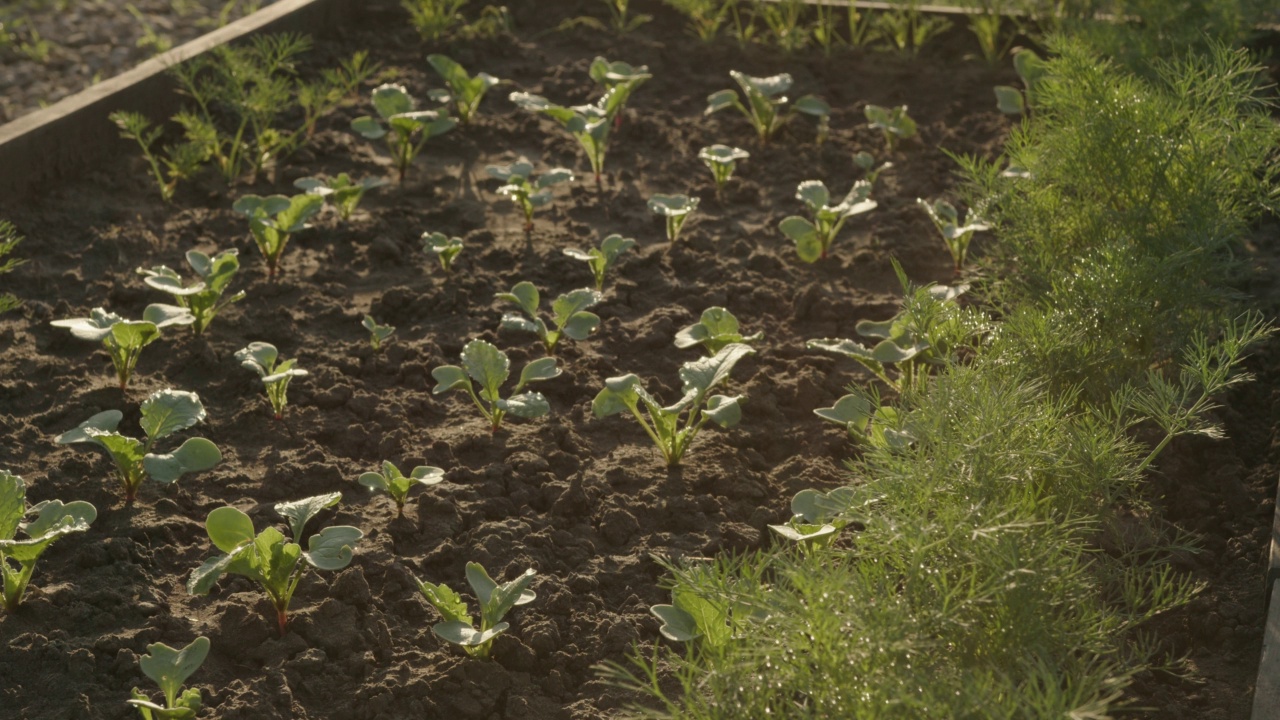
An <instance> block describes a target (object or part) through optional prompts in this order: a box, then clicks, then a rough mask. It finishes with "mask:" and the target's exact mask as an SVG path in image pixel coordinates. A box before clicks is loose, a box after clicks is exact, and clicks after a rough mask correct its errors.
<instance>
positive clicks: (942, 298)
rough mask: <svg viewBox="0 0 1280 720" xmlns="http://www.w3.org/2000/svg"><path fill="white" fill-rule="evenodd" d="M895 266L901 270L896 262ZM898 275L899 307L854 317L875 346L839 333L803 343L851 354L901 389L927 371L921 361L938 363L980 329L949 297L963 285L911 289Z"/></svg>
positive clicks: (962, 290)
mask: <svg viewBox="0 0 1280 720" xmlns="http://www.w3.org/2000/svg"><path fill="white" fill-rule="evenodd" d="M897 269H898V270H899V272H900V273H901V268H897ZM900 278H901V279H903V285H904V289H907V290H908V292H907V297H906V299H905V301H904V307H903V310H902V311H901V312H899V313H898V314H897V315H895V316H894V317H892V318H890V319H888V320H884V321H879V322H875V321H871V320H859V321H858V323H857V325H855V326H854V329H855V330H857V332H858V334H859V335H862V336H863V337H868V338H873V339H876V340H878V341H879V342H878V343H877V344H876V345H875V347H871V348H868V347H867V346H865V345H863V344H862V343H859V342H856V341H854V340H847V339H840V338H822V339H818V340H810V341H808V342H806V343H805V347H807V348H810V349H816V350H825V351H827V352H833V353H836V354H839V355H844V356H846V357H851V358H853V359H854V360H857V361H858V363H860V364H861V365H862V366H863V367H865V368H867V369H868V370H870V371H871V373H872V374H873V375H875V376H876V377H877V378H879V379H880V380H881V381H883V382H884V383H885V384H886V385H888V386H889V387H890V388H892V389H894V390H897V391H898V392H902V391H904V390H907V389H908V388H911V387H913V386H914V385H915V384H916V382H917V381H918V380H921V379H923V378H924V377H927V375H926V374H925V372H924V371H923V370H922V367H923V366H924V365H940V364H943V363H944V362H945V361H946V358H948V357H950V355H951V353H952V351H953V350H954V348H955V347H957V346H958V345H959V344H961V343H964V342H968V341H969V340H971V339H972V338H973V337H974V336H976V335H978V334H980V333H981V332H982V325H981V323H980V322H977V321H974V320H973V319H972V318H970V317H967V316H966V315H965V314H964V311H963V310H962V309H961V308H960V307H959V305H958V304H957V303H955V302H954V301H955V299H956V298H957V297H959V296H960V295H962V294H964V293H965V292H966V291H967V290H968V289H969V286H968V285H959V286H956V287H948V286H946V285H929V286H926V287H922V288H918V289H914V290H910V289H909V288H907V286H906V282H905V277H903V276H902V275H901V274H900ZM889 365H895V366H897V371H898V373H897V377H896V378H895V377H893V376H891V375H890V374H889V370H888V367H887V366H889Z"/></svg>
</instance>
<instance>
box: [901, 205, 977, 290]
mask: <svg viewBox="0 0 1280 720" xmlns="http://www.w3.org/2000/svg"><path fill="white" fill-rule="evenodd" d="M916 203H917V204H919V205H920V206H921V207H923V208H924V210H925V212H927V213H929V219H930V220H932V221H933V225H934V227H936V228H938V232H939V233H941V234H942V241H943V242H945V243H946V244H947V250H949V251H951V259H952V261H954V262H955V272H956V274H957V275H959V274H960V270H961V269H962V268H964V262H965V260H966V259H967V258H968V257H969V243H970V242H971V241H972V240H973V234H974V233H975V232H981V231H983V230H990V229H991V226H990V225H989V224H987V223H985V222H983V221H982V220H981V219H980V218H978V217H977V215H978V213H975V212H972V211H970V212H969V222H968V224H965V225H962V224H961V222H962V221H961V219H960V213H959V211H957V210H956V208H955V206H954V205H952V204H951V203H949V202H947V201H946V200H936V201H934V202H933V203H929V202H928V201H926V200H922V199H920V198H916Z"/></svg>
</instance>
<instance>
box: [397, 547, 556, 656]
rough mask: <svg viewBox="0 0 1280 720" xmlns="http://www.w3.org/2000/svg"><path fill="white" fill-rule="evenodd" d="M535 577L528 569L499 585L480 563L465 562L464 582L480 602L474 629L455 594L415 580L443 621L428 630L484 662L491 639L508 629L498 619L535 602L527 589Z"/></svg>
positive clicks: (531, 592)
mask: <svg viewBox="0 0 1280 720" xmlns="http://www.w3.org/2000/svg"><path fill="white" fill-rule="evenodd" d="M535 574H536V573H535V572H534V570H533V569H532V568H530V569H528V570H525V571H524V572H523V573H521V574H520V576H519V577H517V578H516V579H515V580H512V581H510V582H505V583H502V584H501V585H499V584H498V583H497V582H496V581H494V579H493V578H491V577H489V573H488V572H486V571H485V569H484V567H483V566H481V565H480V563H475V562H469V563H467V582H468V583H469V584H470V585H471V590H472V592H474V593H475V595H476V599H477V600H479V601H480V627H479V628H478V629H477V628H476V627H475V620H474V619H472V617H471V615H470V614H469V613H468V612H467V604H466V603H465V602H463V600H462V597H461V596H459V595H458V593H456V592H454V591H453V590H451V589H449V586H448V585H445V584H444V583H440V584H439V585H433V584H432V583H429V582H424V581H422V580H418V581H417V583H418V589H419V590H421V591H422V594H423V596H424V597H426V599H427V602H429V603H431V607H433V608H435V609H436V612H438V613H440V616H441V617H442V618H444V620H443V621H442V622H438V623H436V624H435V625H433V626H432V627H431V632H433V633H435V635H436V637H438V638H440V639H441V640H444V641H445V642H450V643H453V644H454V645H458V646H460V647H461V648H462V649H463V650H464V651H466V653H467V654H468V655H470V656H471V657H474V658H480V659H482V660H484V659H488V657H489V652H490V649H491V648H492V647H493V639H494V638H495V637H497V636H498V635H500V634H502V633H503V632H505V631H506V630H507V629H508V628H510V627H511V626H510V624H508V623H506V622H503V620H502V619H503V618H504V617H506V615H507V613H508V612H510V611H511V609H512V608H515V607H518V606H520V605H528V604H529V603H531V602H533V601H534V600H536V599H537V597H538V596H537V594H536V593H534V592H533V591H532V590H530V589H529V584H530V583H531V582H533V576H534V575H535Z"/></svg>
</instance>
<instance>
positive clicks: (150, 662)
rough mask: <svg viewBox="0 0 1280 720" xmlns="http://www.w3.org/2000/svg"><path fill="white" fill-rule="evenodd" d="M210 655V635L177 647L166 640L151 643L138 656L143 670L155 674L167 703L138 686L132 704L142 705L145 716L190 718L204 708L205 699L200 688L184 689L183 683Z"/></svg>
mask: <svg viewBox="0 0 1280 720" xmlns="http://www.w3.org/2000/svg"><path fill="white" fill-rule="evenodd" d="M208 655H209V638H207V637H203V636H202V637H198V638H196V639H195V640H192V641H191V644H190V645H187V646H186V647H184V648H182V649H181V650H176V649H174V648H171V647H169V646H168V645H165V644H164V643H152V644H150V645H148V646H147V654H146V655H143V656H142V657H140V658H138V666H139V667H141V668H142V672H143V674H145V675H146V676H147V677H149V678H151V680H152V681H153V682H155V684H156V685H159V686H160V691H161V692H162V693H164V705H157V704H156V703H153V702H151V698H149V697H147V696H146V694H144V693H143V692H142V691H141V690H139V689H138V688H136V687H135V688H134V689H133V698H132V699H130V700H126V701H125V702H127V703H128V704H130V705H132V706H133V707H136V708H138V712H139V713H141V714H142V720H187V718H194V717H195V716H196V714H197V713H199V712H200V707H201V706H202V705H203V701H202V699H201V697H200V689H199V688H187V689H186V690H183V689H182V684H183V683H185V682H186V681H187V678H189V677H191V675H192V674H193V673H195V671H196V670H199V669H200V665H201V664H203V663H204V659H205V658H206V657H207V656H208Z"/></svg>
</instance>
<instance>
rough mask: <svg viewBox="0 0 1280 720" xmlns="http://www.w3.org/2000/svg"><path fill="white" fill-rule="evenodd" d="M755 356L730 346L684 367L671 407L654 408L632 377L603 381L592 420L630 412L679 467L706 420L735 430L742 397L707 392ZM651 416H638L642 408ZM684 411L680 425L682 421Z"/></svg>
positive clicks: (746, 349)
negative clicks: (750, 356) (641, 406)
mask: <svg viewBox="0 0 1280 720" xmlns="http://www.w3.org/2000/svg"><path fill="white" fill-rule="evenodd" d="M753 353H755V350H752V349H751V348H750V347H748V346H746V345H743V344H741V343H732V344H730V345H726V346H725V347H723V348H721V349H720V352H717V353H716V354H715V355H714V356H712V357H707V358H702V359H700V360H694V361H692V362H687V363H685V364H684V365H683V366H681V368H680V380H681V381H682V383H683V385H682V388H681V391H682V392H683V393H684V397H682V398H680V401H679V402H677V403H676V404H675V405H671V406H669V407H663V406H662V405H660V404H658V401H657V400H656V399H654V397H653V396H652V395H650V394H649V391H647V390H645V389H644V383H643V382H642V381H641V380H640V378H638V377H636V376H635V375H623V376H621V377H613V378H609V379H608V380H605V382H604V384H605V387H604V389H603V390H601V391H600V393H599V394H598V395H596V397H595V400H593V401H592V402H591V411H592V412H593V413H594V414H595V416H596V417H601V418H602V417H608V416H609V415H616V414H618V413H620V412H623V411H630V412H631V414H632V415H633V416H634V417H635V419H636V421H637V422H639V423H640V427H642V428H644V431H645V432H646V433H648V435H649V437H650V438H651V439H652V440H653V442H654V444H656V445H657V446H658V450H659V451H660V452H661V453H662V457H663V459H664V460H666V461H667V466H668V467H674V466H676V465H678V464H680V458H682V457H683V456H684V453H685V450H687V449H688V448H689V445H690V444H691V443H692V442H693V439H694V438H695V437H697V435H698V431H699V430H701V429H702V426H703V425H705V424H706V422H707V421H708V420H711V421H713V422H715V423H716V424H717V425H719V426H721V427H726V428H728V427H733V426H735V425H737V424H738V422H739V421H740V420H741V419H742V408H741V406H740V405H739V402H740V399H741V396H734V397H729V396H727V395H711V396H709V397H708V395H707V393H709V392H711V390H713V389H715V387H716V386H718V385H720V384H721V383H723V382H724V381H725V380H727V379H729V373H730V372H732V371H733V366H734V365H737V364H738V361H739V360H741V359H742V358H744V357H746V356H747V355H751V354H753ZM641 403H643V404H644V409H645V411H646V413H647V415H648V417H649V419H648V420H647V421H646V420H645V416H644V415H641V414H640V404H641ZM686 410H687V411H688V415H687V416H686V418H685V421H684V424H683V425H681V423H680V416H681V415H684V414H685V411H686Z"/></svg>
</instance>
